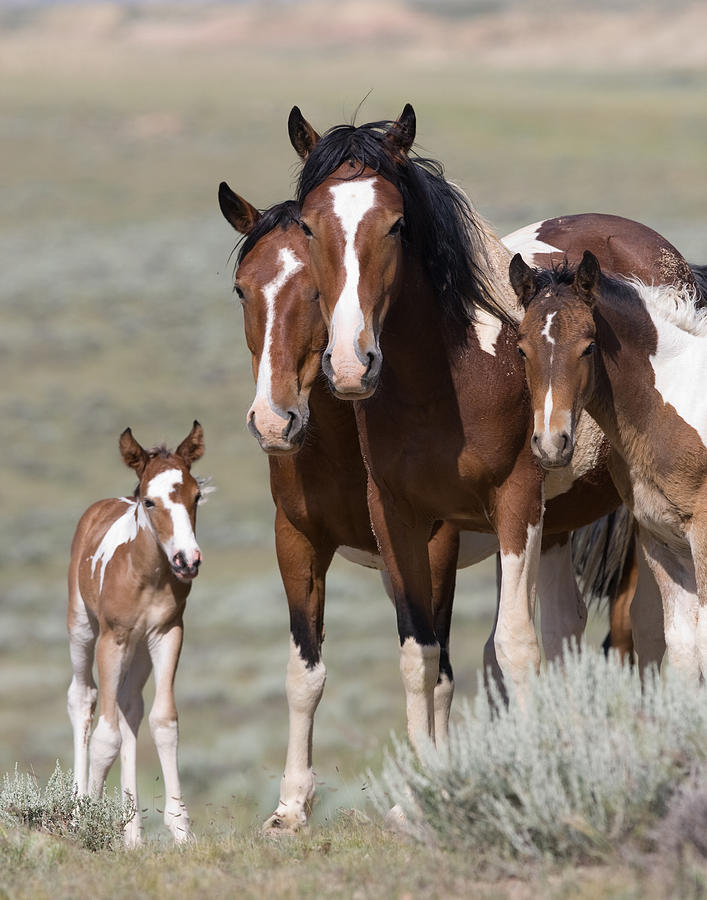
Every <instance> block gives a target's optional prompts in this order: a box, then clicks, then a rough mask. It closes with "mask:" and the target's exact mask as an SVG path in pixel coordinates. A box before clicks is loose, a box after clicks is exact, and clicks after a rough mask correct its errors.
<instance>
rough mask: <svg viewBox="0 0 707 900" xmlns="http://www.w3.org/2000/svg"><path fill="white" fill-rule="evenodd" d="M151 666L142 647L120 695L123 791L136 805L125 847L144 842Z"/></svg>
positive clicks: (129, 824) (119, 725)
mask: <svg viewBox="0 0 707 900" xmlns="http://www.w3.org/2000/svg"><path fill="white" fill-rule="evenodd" d="M151 668H152V662H151V660H150V655H149V653H148V652H147V647H146V646H145V644H143V643H141V644H140V645H139V646H138V647H137V649H136V650H135V655H134V656H133V660H132V662H131V664H130V666H129V668H128V671H127V673H126V675H125V678H124V679H123V683H122V684H121V686H120V690H119V692H118V727H119V729H120V737H121V744H120V790H121V793H122V795H123V797H125V795H126V794H129V795H130V797H131V798H132V801H133V803H134V804H135V815H134V816H133V818H132V819H131V820H130V821H129V822H128V824H127V825H126V826H125V844H126V845H127V846H128V847H135V846H137V845H138V844H139V843H140V842H141V840H142V820H141V818H140V806H139V801H138V796H137V733H138V729H139V728H140V722H141V721H142V716H143V713H144V710H145V703H144V701H143V699H142V689H143V688H144V686H145V682H146V681H147V678H148V676H149V674H150V670H151Z"/></svg>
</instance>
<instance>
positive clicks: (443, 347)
mask: <svg viewBox="0 0 707 900" xmlns="http://www.w3.org/2000/svg"><path fill="white" fill-rule="evenodd" d="M312 134H314V132H313V129H311V126H309V125H308V124H307V123H306V122H304V120H303V119H302V118H301V114H300V113H299V110H298V109H296V108H295V109H294V110H293V112H292V114H291V118H290V135H291V138H292V140H293V144H294V146H295V148H296V149H297V150H298V152H299V153H300V155H301V156H302V157H303V158H304V159H305V164H304V167H303V170H302V175H301V178H300V183H299V192H298V193H299V201H300V204H301V221H302V227H303V230H304V232H305V234H306V235H307V236H308V239H309V251H310V265H311V271H312V275H313V278H314V282H315V285H316V287H317V289H318V290H319V293H320V301H321V305H322V312H323V315H324V319H325V322H326V324H327V328H328V337H329V343H328V346H327V348H326V350H325V353H324V357H323V363H322V365H323V369H324V372H325V374H326V375H327V377H328V379H329V382H330V384H331V386H332V388H333V390H334V392H335V393H336V394H337V395H338V396H339V397H341V398H342V399H349V400H357V401H361V400H365V401H366V402H365V403H364V402H356V403H355V405H354V408H355V413H356V422H357V426H358V432H359V439H360V442H361V447H362V451H363V455H364V460H365V462H366V466H367V470H368V474H369V482H368V484H369V494H368V497H369V508H370V512H371V518H372V523H373V527H374V531H375V533H376V536H377V539H378V542H379V545H380V547H381V551H382V555H383V559H384V562H385V565H386V569H387V570H388V572H389V573H390V577H391V582H392V586H393V591H394V595H395V603H396V609H397V613H398V631H399V637H400V644H401V670H402V674H403V681H404V684H405V690H406V697H407V708H408V729H409V733H410V736H411V738H412V739H413V740H415V738H416V735H417V734H419V733H420V732H422V733H427V734H430V735H434V724H433V714H432V712H433V706H432V689H433V686H434V683H435V681H436V677H437V675H436V673H437V667H438V658H439V646H438V644H437V641H436V637H435V634H434V625H433V622H432V620H431V615H430V604H429V597H430V592H431V583H430V570H429V565H428V561H427V553H426V541H427V538H428V536H429V533H430V528H431V525H432V523H433V522H434V521H436V520H439V519H445V520H447V521H454V522H456V523H457V524H458V525H459V526H460V527H462V528H469V529H473V530H479V531H495V533H496V534H497V536H498V539H499V542H500V546H501V565H502V569H503V579H502V584H501V598H500V605H499V612H498V622H497V627H496V632H495V647H496V652H497V656H498V659H499V663H500V665H501V668H502V670H503V672H504V675H506V676H508V678H510V680H511V681H512V682H514V683H515V684H516V685H521V684H523V682H524V680H525V674H526V671H527V667H528V666H529V665H533V666H537V664H538V661H539V651H538V644H537V638H536V635H535V631H534V628H533V623H532V619H533V610H534V602H535V579H536V573H537V565H538V557H539V547H540V537H541V532H542V525H543V506H544V497H543V477H542V475H541V473H540V470H539V469H538V468H536V467H535V465H534V464H533V461H532V454H530V451H529V446H528V445H529V440H530V437H531V433H532V429H531V416H530V409H529V404H528V397H527V389H526V387H525V383H524V382H525V379H524V372H523V369H522V367H521V365H520V364H519V360H518V358H517V354H516V353H515V320H517V319H518V318H520V316H519V311H518V308H517V306H516V301H515V298H514V297H513V296H512V290H511V287H510V284H509V282H508V274H507V265H508V260H509V258H510V254H509V253H508V251H507V250H506V249H505V248H504V247H503V246H502V244H501V243H500V241H498V239H497V238H495V236H493V235H492V234H491V233H490V232H489V231H488V229H486V228H485V227H484V226H483V224H482V223H480V222H479V221H477V219H476V217H475V216H474V214H473V211H472V210H471V208H470V207H469V205H468V203H467V201H466V199H465V198H464V197H463V195H462V194H461V192H459V191H458V190H457V189H456V188H454V186H452V185H451V184H449V182H447V181H446V180H445V179H444V178H443V176H442V175H441V172H440V171H439V169H437V168H435V166H434V164H432V163H430V162H426V161H418V160H413V159H411V158H410V157H409V156H408V151H409V149H410V147H411V145H412V142H413V139H414V113H413V111H412V108H411V107H409V106H408V107H406V109H405V110H404V112H403V115H402V116H401V118H400V119H399V120H398V121H397V122H396V123H374V124H372V125H367V126H360V127H359V128H355V127H353V126H340V127H338V128H334V129H331V130H330V131H329V132H328V133H327V134H326V135H325V136H324V137H323V138H322V139H321V140H319V141H316V140H314V139H312ZM474 319H475V321H474ZM384 323H385V327H384ZM384 359H385V366H383V360H384ZM381 372H383V375H382V377H381ZM590 446H592V447H593V448H594V453H595V456H594V458H593V459H592V460H591V462H590V464H589V465H588V466H587V467H586V468H585V472H584V474H585V475H586V474H587V472H590V473H591V474H590V476H589V477H588V478H586V479H585V481H584V483H580V484H577V485H574V486H572V487H571V490H569V491H568V490H567V488H568V487H570V485H572V478H570V479H569V481H568V483H567V484H566V485H565V486H564V487H563V488H562V489H561V490H564V491H566V493H565V494H564V495H563V496H562V497H561V498H560V502H559V503H557V502H556V503H553V504H549V505H548V511H547V516H546V524H547V530H548V533H553V532H560V531H562V532H564V531H567V530H568V529H571V528H575V527H578V526H579V525H582V524H585V523H586V522H589V521H592V520H593V519H595V518H597V517H598V516H600V515H602V514H603V513H605V512H607V511H609V509H611V508H613V507H615V505H616V503H617V497H616V494H615V493H614V492H613V488H612V486H611V484H610V481H609V479H608V475H607V473H606V467H605V465H603V464H602V460H601V459H600V456H601V452H600V448H601V447H602V446H603V445H602V441H601V439H600V438H598V437H596V438H595V439H594V441H593V442H590ZM604 462H605V460H604ZM597 472H599V473H601V474H600V475H599V477H598V478H597ZM602 479H603V481H602ZM558 493H560V491H558ZM575 497H582V499H583V502H581V501H580V502H577V501H576V500H575ZM589 497H592V498H593V501H594V502H593V503H590V502H589V500H588V498H589Z"/></svg>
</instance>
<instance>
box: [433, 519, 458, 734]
mask: <svg viewBox="0 0 707 900" xmlns="http://www.w3.org/2000/svg"><path fill="white" fill-rule="evenodd" d="M427 549H428V553H429V558H430V574H431V577H432V615H433V618H434V630H435V634H436V635H437V640H438V641H439V676H438V678H437V684H436V685H435V688H434V721H435V742H436V743H437V745H438V746H440V745H441V744H444V743H446V742H447V739H448V736H449V710H450V708H451V705H452V697H453V696H454V673H453V672H452V663H451V661H450V659H449V631H450V628H451V624H452V606H453V604H454V588H455V585H456V579H457V560H458V558H459V531H458V529H457V528H455V527H454V526H453V525H450V524H448V523H447V522H443V523H442V525H441V526H440V527H439V528H438V529H437V531H436V532H435V533H434V535H433V536H432V539H431V540H430V542H429V544H428V546H427Z"/></svg>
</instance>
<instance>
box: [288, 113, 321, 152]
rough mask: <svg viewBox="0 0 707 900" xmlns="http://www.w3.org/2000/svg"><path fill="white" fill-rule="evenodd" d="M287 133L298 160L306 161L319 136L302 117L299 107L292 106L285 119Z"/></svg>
mask: <svg viewBox="0 0 707 900" xmlns="http://www.w3.org/2000/svg"><path fill="white" fill-rule="evenodd" d="M287 133H288V134H289V136H290V142H291V143H292V146H293V147H294V148H295V150H296V151H297V155H298V156H299V157H300V159H307V157H308V156H309V154H310V153H311V152H312V150H314V146H315V144H316V143H317V142H318V141H319V135H318V134H317V132H316V131H315V130H314V129H313V128H312V126H311V125H310V124H309V122H308V121H307V120H306V119H305V117H304V116H303V115H302V113H301V112H300V108H299V106H293V107H292V109H291V110H290V115H289V116H288V119H287Z"/></svg>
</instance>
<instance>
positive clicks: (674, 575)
mask: <svg viewBox="0 0 707 900" xmlns="http://www.w3.org/2000/svg"><path fill="white" fill-rule="evenodd" d="M639 541H640V544H641V547H642V548H643V552H644V554H645V558H646V562H647V563H648V566H649V568H650V570H651V572H652V573H653V576H654V578H655V581H656V583H657V585H658V590H659V591H660V595H661V598H662V601H663V621H664V623H665V626H664V627H665V647H666V659H667V662H668V664H669V665H670V666H671V667H674V668H675V669H678V670H679V671H680V672H682V673H684V675H685V676H686V677H687V678H688V679H690V680H693V681H695V682H697V681H698V680H699V676H700V660H699V654H698V648H697V622H698V605H699V604H698V599H697V584H696V581H695V570H694V566H693V565H692V560H691V559H689V558H686V559H682V558H680V557H678V556H677V555H676V554H675V553H674V552H673V551H671V550H669V549H668V548H667V547H666V546H665V544H663V542H662V541H659V540H657V539H656V538H654V537H653V535H651V534H649V533H648V532H647V531H645V529H643V528H640V529H639ZM639 658H640V650H639Z"/></svg>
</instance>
